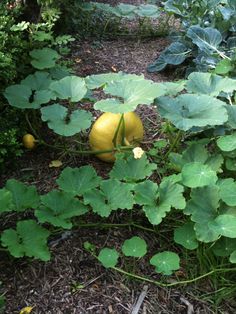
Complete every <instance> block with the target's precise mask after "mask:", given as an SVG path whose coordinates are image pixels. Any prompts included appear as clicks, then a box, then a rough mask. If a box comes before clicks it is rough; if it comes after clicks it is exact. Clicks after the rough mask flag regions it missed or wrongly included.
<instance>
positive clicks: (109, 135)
mask: <svg viewBox="0 0 236 314" xmlns="http://www.w3.org/2000/svg"><path fill="white" fill-rule="evenodd" d="M120 118H121V114H120V113H117V114H116V113H110V112H105V113H103V114H102V115H101V116H100V117H99V118H98V119H97V120H96V122H95V123H94V125H93V127H92V129H91V132H90V134H89V144H90V147H91V149H92V150H93V151H101V150H113V149H114V143H113V142H112V140H113V138H114V135H115V132H116V130H117V127H118V125H119V121H120ZM124 124H125V128H124V131H125V139H124V143H125V145H132V144H137V143H138V142H140V141H142V139H143V124H142V121H141V120H140V118H139V116H138V115H137V114H136V113H134V112H127V113H125V114H124ZM121 141H122V127H120V128H119V132H118V136H117V140H116V145H121ZM96 156H97V157H98V158H99V159H101V160H103V161H106V162H114V161H115V156H114V153H113V152H109V153H102V154H97V155H96Z"/></svg>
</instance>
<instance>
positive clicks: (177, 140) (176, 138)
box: [164, 130, 182, 159]
mask: <svg viewBox="0 0 236 314" xmlns="http://www.w3.org/2000/svg"><path fill="white" fill-rule="evenodd" d="M181 135H182V132H181V130H179V131H178V133H177V135H176V137H175V140H174V142H173V143H172V144H171V146H170V148H169V149H168V151H167V152H166V154H165V155H164V159H166V158H167V157H168V156H169V154H170V153H171V152H172V151H173V149H174V148H175V147H176V146H177V145H178V144H179V141H180V139H181Z"/></svg>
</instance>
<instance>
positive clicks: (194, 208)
mask: <svg viewBox="0 0 236 314" xmlns="http://www.w3.org/2000/svg"><path fill="white" fill-rule="evenodd" d="M203 195H204V202H203V201H202V200H203ZM190 196H191V199H190V200H189V201H188V202H187V205H186V208H185V209H184V213H185V214H187V215H191V220H192V221H194V222H199V223H203V224H205V223H207V222H209V221H211V220H214V219H215V218H216V216H217V213H218V207H219V202H220V195H219V187H218V186H206V187H201V188H196V189H193V190H192V191H191V194H190Z"/></svg>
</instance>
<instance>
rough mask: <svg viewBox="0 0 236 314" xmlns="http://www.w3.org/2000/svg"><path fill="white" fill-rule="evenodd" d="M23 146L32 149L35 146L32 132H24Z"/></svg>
mask: <svg viewBox="0 0 236 314" xmlns="http://www.w3.org/2000/svg"><path fill="white" fill-rule="evenodd" d="M22 142H23V145H24V146H25V148H28V149H33V148H35V146H36V141H35V138H34V136H33V135H32V134H25V135H24V136H23V139H22Z"/></svg>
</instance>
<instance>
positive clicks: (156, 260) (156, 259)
mask: <svg viewBox="0 0 236 314" xmlns="http://www.w3.org/2000/svg"><path fill="white" fill-rule="evenodd" d="M179 263H180V259H179V256H178V255H177V254H176V253H174V252H169V251H165V252H161V253H157V254H155V255H154V256H153V257H152V258H151V259H150V264H151V265H153V266H155V267H156V269H155V270H156V272H157V273H162V274H163V275H171V274H172V272H173V271H174V270H177V269H179V268H180V265H179Z"/></svg>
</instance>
